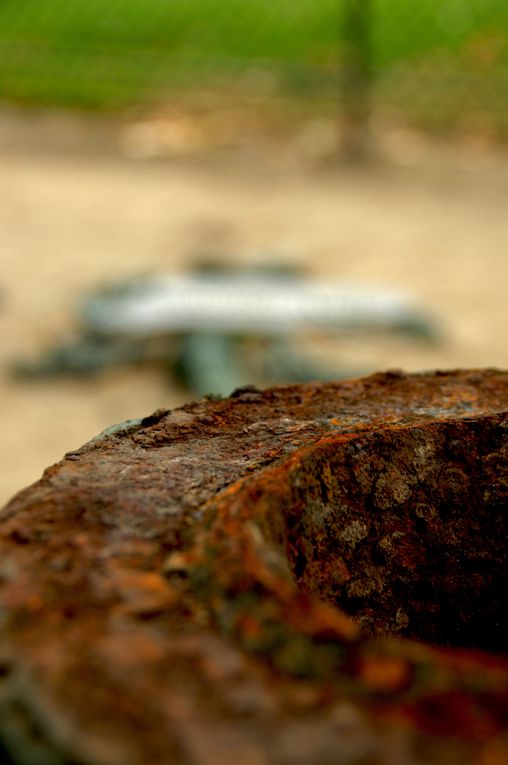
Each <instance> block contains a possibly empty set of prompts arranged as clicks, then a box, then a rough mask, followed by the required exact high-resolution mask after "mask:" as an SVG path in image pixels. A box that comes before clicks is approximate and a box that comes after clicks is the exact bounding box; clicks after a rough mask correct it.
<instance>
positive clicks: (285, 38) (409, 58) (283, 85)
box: [0, 0, 508, 137]
mask: <svg viewBox="0 0 508 765" xmlns="http://www.w3.org/2000/svg"><path fill="white" fill-rule="evenodd" d="M206 90H215V91H221V90H224V91H226V92H229V93H236V94H237V96H241V97H245V98H250V99H252V100H254V101H256V99H257V100H263V99H270V98H275V97H284V98H286V97H290V98H293V99H300V100H307V101H311V102H313V103H314V104H316V107H315V108H316V109H319V108H324V107H323V106H321V107H320V106H319V104H321V105H323V104H337V103H339V104H341V107H342V114H343V116H344V119H345V122H346V123H349V124H350V125H352V126H353V127H354V128H355V131H353V132H355V134H358V128H359V127H361V126H362V125H363V126H364V127H365V126H366V125H367V124H368V122H369V120H370V118H371V115H372V114H376V113H378V112H380V111H381V112H382V111H383V110H385V111H386V110H393V111H395V112H397V113H398V114H400V115H402V116H403V117H404V118H405V119H406V120H408V121H410V122H413V123H417V124H419V125H423V126H426V127H432V128H434V127H437V128H450V127H455V126H456V125H457V124H466V125H468V126H471V127H473V128H474V127H475V126H477V127H478V129H482V130H483V129H487V130H491V131H493V132H494V133H495V134H496V135H498V136H500V137H505V136H506V135H508V3H507V2H506V0H418V2H416V1H415V0H143V2H142V0H75V2H72V3H69V2H68V0H44V2H41V0H1V3H0V98H1V99H3V100H6V101H14V102H28V103H45V104H50V105H59V106H61V105H69V106H78V107H86V108H100V109H118V108H123V107H126V106H130V105H137V104H147V103H154V102H159V103H160V102H164V101H168V100H171V99H174V98H175V95H177V94H179V93H180V94H181V93H187V94H188V93H192V92H202V91H206Z"/></svg>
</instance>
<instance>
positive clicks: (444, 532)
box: [0, 370, 508, 765]
mask: <svg viewBox="0 0 508 765" xmlns="http://www.w3.org/2000/svg"><path fill="white" fill-rule="evenodd" d="M507 411H508V374H507V373H503V372H498V371H495V370H490V371H483V372H479V371H473V372H452V373H436V374H428V375H408V376H405V375H401V374H395V373H394V374H387V375H376V376H373V377H370V378H366V379H364V380H356V381H350V382H343V383H337V384H327V385H320V384H311V385H300V386H290V387H286V388H278V389H272V390H267V391H264V392H258V391H255V390H248V389H246V390H243V391H238V392H237V393H236V394H234V395H233V396H232V397H230V398H229V399H225V400H220V401H211V400H210V401H207V400H205V401H202V402H198V403H196V404H189V405H187V406H185V407H183V408H182V409H179V410H175V411H172V412H158V413H156V414H155V415H153V416H152V417H148V418H147V419H146V420H143V421H142V422H141V423H138V424H134V425H131V427H129V428H127V429H124V430H122V429H120V430H117V431H116V432H112V433H109V434H107V435H105V436H104V437H102V438H98V439H96V440H94V441H92V442H90V443H88V444H86V445H85V446H84V447H82V448H81V449H80V450H78V451H77V452H73V453H71V454H68V455H66V458H65V459H64V460H63V461H62V462H61V463H60V464H58V465H56V466H54V467H52V468H49V469H48V470H47V471H46V472H45V474H44V476H43V478H42V480H41V481H39V482H38V483H36V484H35V485H34V486H32V487H30V488H29V489H27V490H25V491H24V492H22V493H21V494H19V495H18V496H17V497H16V498H15V499H14V500H13V501H12V502H11V503H10V504H9V505H8V506H7V508H6V509H5V510H4V511H3V514H2V515H1V516H0V741H1V742H3V743H2V746H3V747H4V749H5V752H3V753H2V752H0V754H3V761H5V762H11V763H16V765H19V764H20V763H26V764H30V765H38V763H40V764H41V765H53V764H54V765H63V764H64V763H65V764H66V765H71V764H74V765H76V764H77V763H79V764H81V765H117V764H118V765H145V763H146V765H148V763H150V765H151V764H152V763H161V764H163V765H166V764H168V765H169V764H171V765H173V763H174V764H175V765H184V764H185V765H187V764H189V765H191V764H192V765H230V764H231V765H238V763H239V762H241V763H242V764H244V763H245V765H310V764H311V763H312V765H328V764H332V763H333V765H353V764H354V763H355V764H357V765H374V764H379V765H381V764H383V765H392V764H393V765H397V764H398V763H400V765H413V764H414V765H417V764H418V765H419V764H420V763H421V764H422V765H423V763H436V765H437V764H438V763H439V764H440V765H448V764H450V765H454V763H466V764H467V763H469V764H472V763H475V764H476V765H500V764H501V763H505V762H507V761H508V738H507V728H508V720H507V717H508V658H507V652H508V648H507V625H506V605H505V600H506V595H505V593H506V591H507V582H506V553H507V541H506V538H507V535H506V510H507V505H508V469H507V459H506V458H507V451H508V446H507V444H508V416H507ZM9 757H10V760H9V759H8V758H9Z"/></svg>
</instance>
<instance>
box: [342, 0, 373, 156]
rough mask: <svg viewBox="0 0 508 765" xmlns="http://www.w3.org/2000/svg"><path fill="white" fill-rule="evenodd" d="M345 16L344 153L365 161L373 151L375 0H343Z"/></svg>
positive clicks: (343, 31)
mask: <svg viewBox="0 0 508 765" xmlns="http://www.w3.org/2000/svg"><path fill="white" fill-rule="evenodd" d="M342 15H343V17H342V34H343V43H344V44H343V59H342V72H343V75H342V78H341V83H342V93H341V101H342V104H341V105H342V154H343V158H344V159H346V160H350V161H364V160H366V159H368V157H369V156H370V154H371V148H372V137H371V132H370V117H371V108H372V103H371V96H372V85H373V74H374V68H373V60H372V59H373V56H372V36H371V26H372V0H343V5H342Z"/></svg>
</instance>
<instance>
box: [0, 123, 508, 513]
mask: <svg viewBox="0 0 508 765" xmlns="http://www.w3.org/2000/svg"><path fill="white" fill-rule="evenodd" d="M130 135H131V134H130V133H129V132H128V129H127V128H126V127H125V125H121V124H109V125H104V124H103V123H98V122H96V121H90V120H83V119H82V118H78V117H70V116H65V115H63V116H62V115H56V116H55V115H49V116H48V115H28V116H27V115H26V114H25V115H23V114H21V115H20V114H17V113H15V112H12V111H7V110H4V111H3V112H2V114H1V115H0V178H1V180H0V231H1V235H0V255H1V263H2V269H1V273H0V291H1V303H0V328H1V337H2V343H1V347H0V355H1V356H0V362H1V364H2V366H3V370H4V371H3V375H2V377H1V379H0V400H1V402H2V406H1V410H0V432H1V433H2V438H1V443H0V462H1V464H2V481H1V489H0V501H4V500H7V499H8V498H9V497H10V496H11V495H12V494H13V493H14V492H15V491H17V490H18V489H20V488H22V487H23V486H25V485H26V484H28V483H29V482H31V481H33V480H35V479H36V478H38V477H39V475H40V474H41V472H42V470H43V468H44V467H46V466H47V465H48V464H51V463H53V462H55V461H56V460H57V459H59V458H61V456H62V455H63V453H64V452H66V451H68V450H70V449H73V448H75V447H77V446H78V445H80V444H81V443H83V442H84V441H86V440H87V439H89V438H91V437H92V436H93V435H95V434H96V433H98V432H99V431H101V430H102V429H103V428H105V427H107V426H108V425H110V424H111V423H113V422H118V421H122V420H125V419H127V418H131V417H138V416H143V415H146V414H148V413H149V412H151V411H153V410H154V409H156V408H157V407H160V406H164V407H171V406H173V405H175V404H178V403H181V402H182V401H184V400H188V399H189V397H190V395H191V394H189V393H188V392H185V391H182V390H180V389H178V388H177V387H176V386H175V385H168V382H167V380H166V379H164V377H163V376H162V375H161V374H160V372H158V371H155V370H146V369H144V370H141V369H137V370H134V371H125V370H117V371H111V372H108V373H107V374H105V375H104V376H102V377H100V378H97V379H96V380H92V381H75V380H74V381H69V380H59V381H56V382H44V383H37V384H28V383H25V384H21V383H19V382H14V381H13V380H12V379H10V378H9V376H8V374H7V365H8V364H9V362H10V361H11V360H12V359H13V358H19V357H26V356H29V355H34V354H37V353H40V351H41V350H42V349H43V348H44V347H47V346H49V345H51V343H53V342H55V341H57V340H59V339H61V337H62V335H65V333H66V332H68V331H69V329H70V328H71V327H72V313H73V307H74V305H75V301H76V299H77V298H78V297H79V296H80V295H82V294H83V293H84V292H86V291H87V290H89V289H93V288H94V287H95V286H97V285H100V284H102V283H103V282H104V281H110V280H114V279H117V278H123V277H130V276H133V275H137V274H140V273H146V272H151V271H157V270H160V269H172V268H182V267H185V266H186V265H188V264H189V262H191V261H192V260H193V259H194V258H195V257H196V256H198V255H199V254H200V253H202V252H203V251H205V250H206V251H207V252H221V253H224V254H225V256H226V260H229V261H233V260H234V261H235V262H236V263H249V262H252V261H257V262H259V261H260V260H265V261H266V260H273V258H277V259H278V260H279V261H287V262H290V263H294V264H298V265H301V266H302V267H303V268H304V269H306V270H307V272H309V273H311V274H313V275H316V276H321V277H333V278H339V279H340V278H354V279H360V280H367V281H370V282H379V283H382V284H387V285H393V286H396V287H402V288H404V289H409V290H411V291H412V292H413V293H414V295H415V298H416V300H417V302H418V303H419V304H420V305H422V306H424V307H426V308H427V309H428V310H429V311H430V312H431V313H432V314H433V315H434V316H435V317H436V318H437V320H438V321H439V323H440V324H441V326H442V329H443V333H444V335H443V340H442V342H441V343H439V344H438V345H435V346H425V345H422V344H417V343H416V342H412V341H409V340H402V339H400V338H384V339H383V338H372V337H370V338H362V339H361V340H353V339H351V338H349V339H344V340H343V341H342V342H341V343H340V344H339V345H338V346H337V347H336V348H335V350H334V352H333V353H334V354H335V355H334V357H333V361H334V363H337V366H338V367H340V366H344V367H348V368H353V369H356V368H357V369H358V370H359V372H367V371H369V370H373V369H386V368H392V367H403V368H405V369H407V370H416V369H429V368H438V367H440V368H452V367H460V366H462V367H482V366H497V367H508V344H507V343H506V327H507V325H508V301H507V300H506V284H507V280H508V257H507V247H508V216H507V215H506V199H507V193H506V192H507V191H508V172H507V171H508V159H507V157H506V155H505V154H502V153H499V152H498V153H494V152H492V151H488V152H487V151H484V150H483V149H482V147H481V146H479V145H478V146H477V145H474V144H471V143H470V144H468V145H461V146H458V145H456V146H453V147H446V146H442V145H439V146H437V145H431V144H429V143H426V142H424V141H422V140H421V139H419V138H418V137H417V136H414V135H412V134H410V133H408V132H407V131H406V132H399V133H395V132H394V133H392V134H391V135H390V136H389V140H387V141H386V142H385V146H384V149H385V154H386V155H387V158H388V160H389V161H385V162H380V163H377V164H376V165H375V166H373V167H372V168H371V169H370V170H369V171H367V170H365V169H357V170H354V169H351V168H335V169H334V170H333V171H332V170H328V171H323V170H322V169H319V168H318V167H317V165H316V163H315V162H314V161H310V159H309V157H308V156H307V158H305V157H304V156H303V154H302V151H300V149H301V145H300V146H296V145H295V144H294V143H293V144H290V143H288V144H287V145H281V144H279V145H277V144H275V143H274V144H269V143H267V142H266V141H265V142H264V143H260V144H256V145H250V146H247V147H245V146H243V147H236V148H234V149H224V148H223V149H221V150H220V151H210V150H209V151H206V152H205V153H203V152H201V153H197V152H194V153H193V152H192V151H186V152H183V151H182V150H178V147H177V149H176V150H173V155H172V156H161V155H163V154H164V152H165V149H164V146H162V148H161V150H160V151H159V150H158V149H157V146H156V147H155V149H156V150H155V151H151V152H148V153H152V154H156V155H158V156H156V157H152V158H151V159H149V158H146V156H145V158H139V156H138V158H133V156H132V155H133V151H132V146H131V144H130V143H129V140H127V139H129V136H130ZM173 149H174V147H173ZM134 153H136V152H134ZM166 153H167V152H166ZM145 154H146V152H145ZM138 155H139V152H138Z"/></svg>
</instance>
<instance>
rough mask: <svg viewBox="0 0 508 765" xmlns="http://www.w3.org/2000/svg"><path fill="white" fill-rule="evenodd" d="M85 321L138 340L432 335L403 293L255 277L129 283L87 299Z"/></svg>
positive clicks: (192, 277) (189, 277) (96, 329)
mask: <svg viewBox="0 0 508 765" xmlns="http://www.w3.org/2000/svg"><path fill="white" fill-rule="evenodd" d="M81 320H82V325H83V327H84V328H85V330H86V331H88V332H92V333H94V334H98V335H106V336H108V335H124V334H129V335H131V336H133V337H139V336H143V335H151V334H156V333H168V332H169V333H174V332H203V331H205V332H225V333H228V334H230V333H236V332H248V333H250V334H263V335H269V336H272V335H278V334H283V335H285V334H291V333H293V332H296V331H298V332H301V331H307V330H319V331H321V332H336V331H337V330H341V331H345V330H358V329H371V330H372V329H376V330H380V329H383V330H395V331H403V332H409V333H411V334H419V335H426V336H427V335H429V334H432V332H433V328H432V327H431V325H430V322H429V319H428V317H426V316H424V315H423V314H422V313H420V312H419V311H417V310H416V309H415V307H414V306H413V304H412V302H411V300H410V299H409V298H408V296H407V295H406V294H404V293H402V292H397V291H395V290H391V289H386V288H380V287H375V286H367V285H364V284H360V283H354V282H342V283H336V284H334V283H333V282H332V283H330V282H326V283H325V282H307V281H304V280H301V279H297V278H282V277H277V276H274V275H272V274H260V273H258V274H252V273H250V272H246V273H245V272H244V273H239V274H228V273H225V274H220V273H216V274H205V275H201V274H197V275H187V276H172V275H161V276H156V277H153V278H151V279H144V280H141V281H135V282H129V283H127V284H126V285H124V286H120V287H114V288H113V289H110V290H104V291H103V292H101V293H98V294H97V295H95V296H93V297H91V298H89V299H88V300H87V301H86V302H85V303H84V306H83V308H82V311H81Z"/></svg>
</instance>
